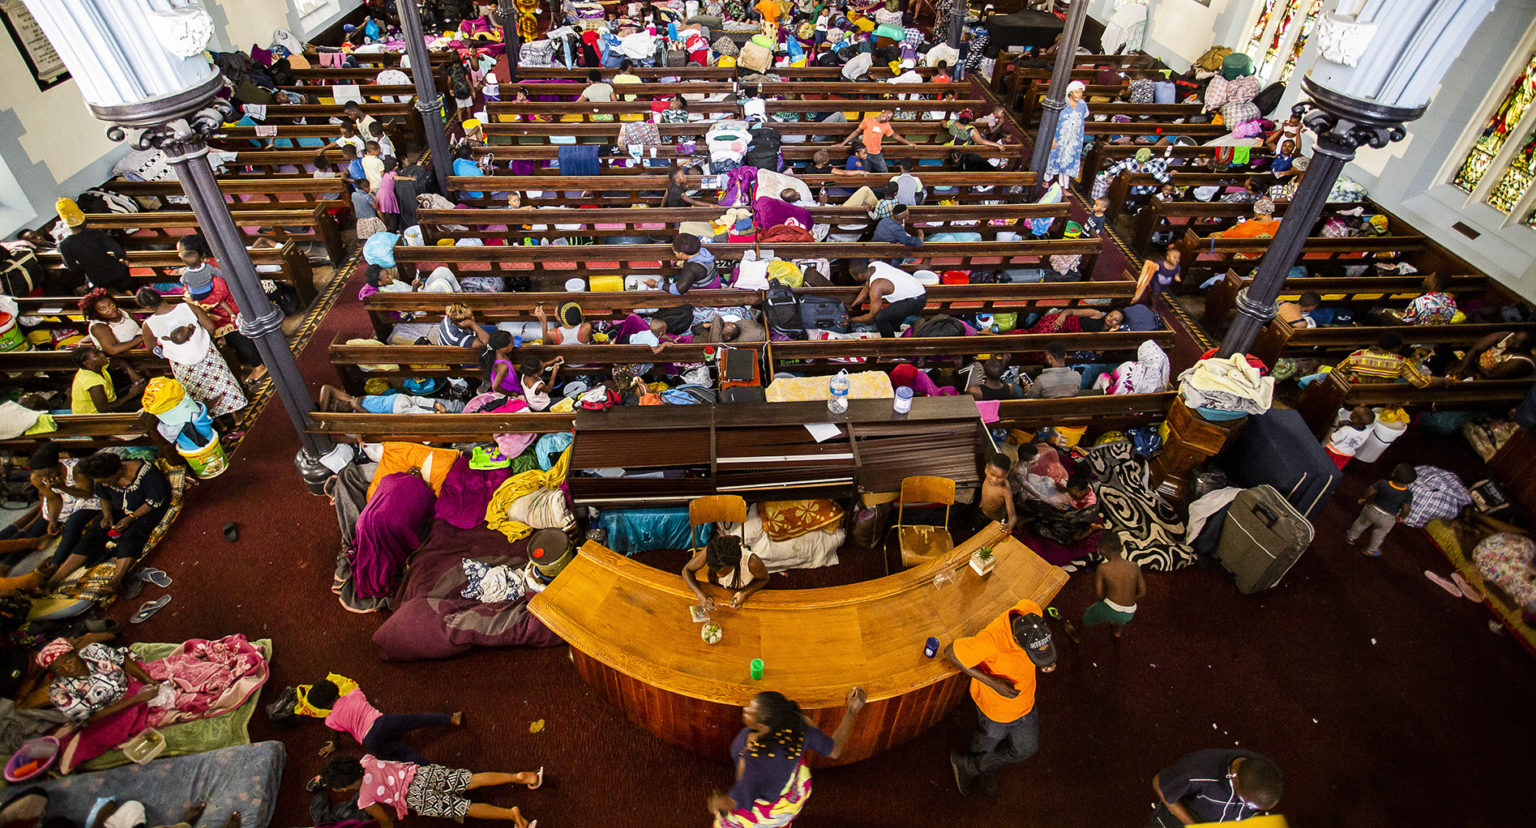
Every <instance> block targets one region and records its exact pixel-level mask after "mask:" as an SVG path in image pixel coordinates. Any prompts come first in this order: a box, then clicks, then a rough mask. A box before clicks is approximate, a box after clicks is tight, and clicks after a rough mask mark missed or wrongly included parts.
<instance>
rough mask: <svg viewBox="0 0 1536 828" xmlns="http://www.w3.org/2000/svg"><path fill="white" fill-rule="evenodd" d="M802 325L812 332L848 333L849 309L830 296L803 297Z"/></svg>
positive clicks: (801, 299)
mask: <svg viewBox="0 0 1536 828" xmlns="http://www.w3.org/2000/svg"><path fill="white" fill-rule="evenodd" d="M799 299H800V325H801V327H803V328H805V329H807V330H811V329H815V330H822V331H832V332H833V333H847V332H848V308H847V306H845V305H844V304H843V303H842V302H839V301H837V300H836V299H833V298H832V297H830V296H801V297H799Z"/></svg>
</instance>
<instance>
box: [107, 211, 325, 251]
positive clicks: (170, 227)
mask: <svg viewBox="0 0 1536 828" xmlns="http://www.w3.org/2000/svg"><path fill="white" fill-rule="evenodd" d="M234 207H235V205H231V208H232V209H231V212H232V213H234V217H235V225H236V226H237V227H238V228H239V229H240V232H241V234H242V236H243V237H244V238H245V239H246V242H247V243H250V242H252V241H255V240H256V239H260V238H270V239H273V240H276V241H278V242H284V241H287V240H289V239H294V240H298V241H301V242H319V243H321V244H323V245H324V246H325V251H326V254H327V255H328V256H329V257H330V260H331V264H333V265H339V264H341V263H342V262H344V261H346V258H347V248H346V244H345V243H343V241H342V238H341V228H340V227H339V226H338V225H337V224H336V220H335V219H334V218H332V217H331V216H330V215H329V214H327V213H326V205H325V204H324V203H322V204H320V205H319V206H316V207H313V208H307V209H306V208H298V209H293V210H286V209H270V208H269V205H264V204H258V205H254V206H253V207H252V208H251V209H244V208H243V207H242V208H241V209H233V208H234ZM85 223H86V226H87V227H94V228H97V229H100V230H119V231H126V230H137V231H138V232H137V233H135V234H134V235H133V236H130V237H128V238H129V240H130V241H133V243H135V244H137V243H140V241H139V240H142V243H147V244H168V245H174V244H175V242H176V240H177V239H178V238H179V237H181V236H185V235H187V234H189V233H194V232H197V230H198V227H199V224H198V221H197V216H196V215H194V214H193V213H192V211H190V210H186V211H182V210H161V211H158V212H151V213H87V214H86V215H85ZM250 227H257V228H263V229H264V232H262V231H251V230H248V229H247V228H250ZM294 228H297V232H295V231H294Z"/></svg>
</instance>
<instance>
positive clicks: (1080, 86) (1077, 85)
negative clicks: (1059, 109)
mask: <svg viewBox="0 0 1536 828" xmlns="http://www.w3.org/2000/svg"><path fill="white" fill-rule="evenodd" d="M1087 89H1088V87H1087V85H1085V84H1084V83H1083V82H1082V81H1072V82H1071V83H1069V84H1067V94H1068V95H1070V94H1072V93H1073V92H1085V91H1087Z"/></svg>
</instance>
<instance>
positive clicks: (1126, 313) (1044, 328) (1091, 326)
mask: <svg viewBox="0 0 1536 828" xmlns="http://www.w3.org/2000/svg"><path fill="white" fill-rule="evenodd" d="M1159 327H1160V325H1159V324H1158V317H1157V313H1156V311H1153V310H1152V309H1151V308H1149V307H1147V306H1146V305H1126V306H1125V307H1123V308H1116V309H1113V310H1110V311H1107V312H1106V311H1102V310H1099V309H1098V308H1067V309H1065V310H1058V311H1051V312H1050V313H1047V314H1046V315H1044V316H1042V317H1040V319H1039V320H1037V321H1036V322H1035V324H1033V325H1030V326H1029V327H1027V328H1025V329H1023V330H1022V331H1019V333H1027V334H1030V333H1100V332H1104V331H1155V330H1157V329H1158V328H1159Z"/></svg>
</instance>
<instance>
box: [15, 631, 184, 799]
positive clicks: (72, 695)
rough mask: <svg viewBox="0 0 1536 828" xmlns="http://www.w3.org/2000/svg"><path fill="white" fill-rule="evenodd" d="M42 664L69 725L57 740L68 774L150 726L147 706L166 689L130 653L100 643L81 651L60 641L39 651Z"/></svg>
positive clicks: (50, 690) (62, 766)
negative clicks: (48, 674)
mask: <svg viewBox="0 0 1536 828" xmlns="http://www.w3.org/2000/svg"><path fill="white" fill-rule="evenodd" d="M37 663H38V665H39V666H41V667H42V668H43V669H45V670H48V671H49V672H51V673H53V675H54V676H55V678H54V679H53V681H52V682H51V683H50V684H49V685H48V701H49V702H51V703H52V704H53V706H54V707H56V708H58V710H59V712H60V713H63V714H64V716H65V717H66V718H68V719H69V723H68V724H66V725H64V727H63V728H62V729H61V730H59V731H57V732H56V733H55V734H54V735H55V736H56V737H57V738H58V739H59V741H60V742H62V743H63V749H62V754H61V756H60V762H59V768H60V769H61V770H62V771H63V772H65V773H68V772H70V771H71V770H73V769H74V768H75V766H76V765H78V764H79V763H81V762H85V761H88V760H90V759H94V758H96V757H97V756H100V755H101V754H103V753H105V752H107V751H109V750H111V749H113V748H115V747H117V746H118V745H120V744H122V743H123V742H126V741H128V740H129V739H132V738H133V737H134V736H136V735H138V734H139V733H140V732H141V731H143V730H144V728H146V727H148V726H149V722H148V719H149V706H148V704H147V702H149V701H151V700H152V699H154V698H155V697H156V696H157V695H158V694H159V692H160V683H159V682H157V681H155V680H154V679H152V678H150V676H149V673H147V672H145V670H144V667H143V666H142V665H140V664H139V662H137V661H135V660H134V659H133V655H132V653H130V652H129V651H128V648H127V647H109V646H107V645H105V644H102V643H100V642H94V643H90V644H86V645H85V646H83V647H80V648H79V649H76V647H75V644H74V642H72V641H70V640H69V639H67V638H55V639H54V640H52V641H50V642H48V643H47V644H45V645H44V646H43V649H41V650H39V651H38V653H37Z"/></svg>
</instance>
